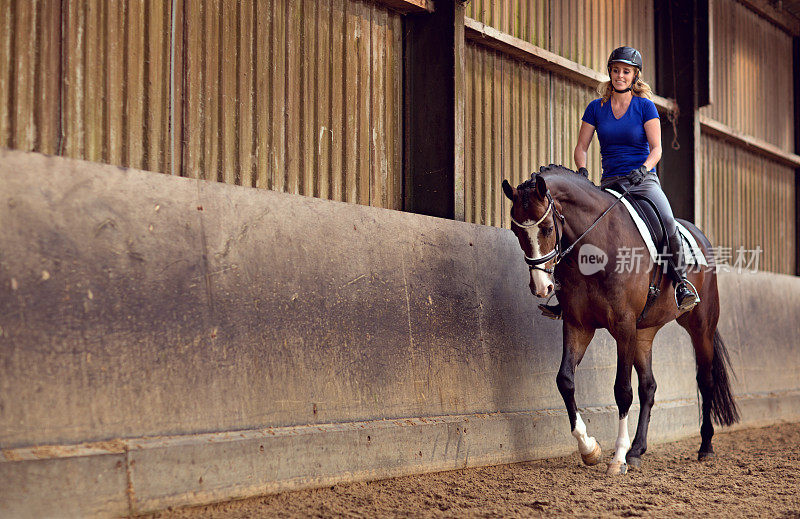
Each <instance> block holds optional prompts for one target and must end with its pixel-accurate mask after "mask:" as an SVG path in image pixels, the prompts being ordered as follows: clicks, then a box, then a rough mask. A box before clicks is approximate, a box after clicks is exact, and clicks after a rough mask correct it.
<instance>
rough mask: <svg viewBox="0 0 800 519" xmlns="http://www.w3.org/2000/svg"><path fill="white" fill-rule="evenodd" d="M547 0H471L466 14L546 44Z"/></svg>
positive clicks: (509, 32) (527, 38)
mask: <svg viewBox="0 0 800 519" xmlns="http://www.w3.org/2000/svg"><path fill="white" fill-rule="evenodd" d="M550 3H551V2H550V0H472V1H471V2H470V3H469V4H467V9H466V15H467V17H469V18H472V19H473V20H477V21H479V22H481V23H483V24H485V25H490V26H492V27H494V28H495V29H497V30H500V31H503V32H504V33H506V34H510V35H511V36H514V37H515V38H519V39H521V40H525V41H528V42H530V43H533V44H534V45H538V46H539V47H543V48H547V45H548V42H549V36H550V35H549V25H550Z"/></svg>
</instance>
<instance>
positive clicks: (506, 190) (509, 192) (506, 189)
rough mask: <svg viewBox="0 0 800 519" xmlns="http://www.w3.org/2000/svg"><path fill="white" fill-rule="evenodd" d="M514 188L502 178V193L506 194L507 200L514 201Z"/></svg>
mask: <svg viewBox="0 0 800 519" xmlns="http://www.w3.org/2000/svg"><path fill="white" fill-rule="evenodd" d="M515 192H516V189H514V188H513V187H511V184H509V183H508V180H503V193H505V194H506V196H507V197H508V199H509V200H511V201H512V202H513V201H514V195H515V194H516V193H515Z"/></svg>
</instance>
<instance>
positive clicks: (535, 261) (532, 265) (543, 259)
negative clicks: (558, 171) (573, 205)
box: [511, 185, 631, 274]
mask: <svg viewBox="0 0 800 519" xmlns="http://www.w3.org/2000/svg"><path fill="white" fill-rule="evenodd" d="M630 188H631V186H630V185H629V186H628V187H627V188H625V190H624V191H623V192H622V194H621V195H619V196H618V197H616V200H614V203H612V204H611V205H610V206H608V208H607V209H606V210H605V211H603V214H601V215H600V216H598V217H597V218H596V219H595V221H594V222H593V223H592V225H590V226H589V228H588V229H586V230H585V231H583V233H582V234H581V235H580V236H578V238H576V239H575V241H573V242H572V244H571V245H570V246H569V247H567V248H566V249H564V250H563V251H562V250H561V230H560V229H559V224H558V221H559V220H561V225H562V226H563V225H564V224H565V223H566V221H567V219H566V218H565V217H564V215H563V214H561V212H560V211H559V210H558V209H556V206H555V203H554V202H553V197H552V195H551V194H550V190H549V189H548V190H547V194H546V196H547V210H546V211H545V212H544V214H543V215H542V217H541V218H539V219H538V220H537V221H535V222H534V223H525V224H523V223H520V222H518V221H516V220H515V219H514V217H513V216H512V217H511V222H512V223H513V224H514V225H516V226H517V227H520V228H523V229H525V228H527V227H534V226H536V225H539V224H540V223H542V222H543V221H544V219H545V218H547V215H548V214H550V211H551V210H552V211H553V214H554V215H556V216H558V219H556V218H553V227H555V231H556V246H555V247H554V248H553V250H551V251H550V252H548V253H547V254H545V255H544V256H540V257H538V258H530V257H528V255H527V254H524V253H523V256H524V257H525V263H527V264H528V269H529V270H541V271H543V272H546V273H548V274H553V272H554V270H555V267H556V265H558V264H559V262H561V260H562V259H564V257H565V256H566V255H567V254H569V253H570V252H572V249H573V248H575V245H577V244H578V242H579V241H581V240H582V239H583V237H584V236H586V235H587V234H588V233H589V231H591V230H592V229H594V228H595V227H596V226H597V224H598V223H600V220H602V219H603V217H604V216H605V215H607V214H608V212H609V211H611V209H613V208H614V206H615V205H617V203H619V201H620V200H622V198H623V197H624V196H625V195H627V194H628V191H629V190H630ZM553 258H555V263H554V264H553V267H552V268H549V269H548V268H543V267H540V266H539V265H542V264H544V263H547V262H549V261H551V260H552V259H553Z"/></svg>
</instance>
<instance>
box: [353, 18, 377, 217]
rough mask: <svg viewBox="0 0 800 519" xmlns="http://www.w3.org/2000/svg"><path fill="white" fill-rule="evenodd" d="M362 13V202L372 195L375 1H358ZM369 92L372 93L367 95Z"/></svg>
mask: <svg viewBox="0 0 800 519" xmlns="http://www.w3.org/2000/svg"><path fill="white" fill-rule="evenodd" d="M355 5H356V6H357V8H356V9H357V13H358V22H357V24H358V34H359V38H358V47H357V54H358V92H359V94H358V95H356V104H357V106H358V123H357V124H358V132H357V135H358V156H357V164H358V165H357V176H358V203H359V204H364V205H368V204H369V203H370V202H371V199H370V175H369V170H370V163H371V162H372V153H371V149H370V121H371V119H372V111H371V110H370V108H371V107H370V101H369V97H371V96H372V93H373V91H372V76H371V75H370V61H371V52H372V48H371V45H370V37H371V35H372V34H371V31H370V20H371V17H372V5H371V4H366V3H363V2H358V3H356V4H355ZM364 93H369V96H366V95H364Z"/></svg>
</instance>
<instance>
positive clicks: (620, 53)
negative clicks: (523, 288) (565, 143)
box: [540, 47, 700, 319]
mask: <svg viewBox="0 0 800 519" xmlns="http://www.w3.org/2000/svg"><path fill="white" fill-rule="evenodd" d="M641 72H642V55H641V54H640V53H639V51H638V50H636V49H634V48H631V47H619V48H617V49H614V52H612V53H611V56H609V58H608V75H609V77H610V81H607V82H605V83H603V84H601V85H600V88H599V89H598V90H599V91H600V92H601V93H602V96H603V97H602V98H600V99H595V100H594V101H592V102H591V103H589V106H587V107H586V111H585V112H584V114H583V118H582V120H581V121H582V122H581V128H580V132H579V133H578V143H577V145H576V146H575V152H574V158H575V164H576V165H577V166H578V171H579V172H581V173H583V174H584V175H588V172H587V171H586V152H587V150H588V149H589V144H590V142H591V140H592V136H593V135H594V132H595V131H597V138H598V140H599V141H600V154H601V155H602V159H603V160H602V162H603V176H602V178H601V180H600V185H601V187H603V188H606V187H610V186H612V185H614V184H617V185H619V186H620V187H621V188H622V189H623V190H624V189H626V188H627V189H628V193H630V194H634V195H642V196H645V197H646V198H648V199H650V200H651V201H652V202H653V203H654V205H655V206H656V208H657V210H658V213H659V215H660V216H661V220H662V221H663V222H664V228H665V229H666V234H667V239H668V244H669V252H670V255H671V260H670V267H671V269H670V272H671V273H672V282H673V286H674V287H675V299H676V301H677V305H678V309H679V310H680V311H682V312H683V311H688V310H691V309H692V308H693V307H694V306H695V305H696V304H697V303H699V302H700V299H699V298H698V297H697V295H696V294H695V293H694V292H692V291H691V290H690V289H689V287H688V286H687V285H688V284H687V282H686V265H685V263H684V259H683V254H682V252H683V251H682V247H681V239H680V236H679V234H678V228H677V226H676V225H675V218H674V217H673V215H672V209H671V207H670V205H669V201H668V200H667V197H666V195H664V191H662V190H661V183H660V182H659V180H658V176H657V175H656V170H655V166H656V164H657V163H658V161H659V160H660V159H661V126H660V122H659V118H658V110H656V105H655V104H653V102H652V101H651V100H650V92H651V90H650V86H649V85H648V84H647V83H645V82H644V81H643V80H642V78H641ZM540 307H541V308H542V311H543V313H544V314H545V315H547V316H548V317H552V318H556V319H558V318H559V317H560V315H561V309H560V307H559V306H558V305H552V306H548V305H540Z"/></svg>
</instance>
